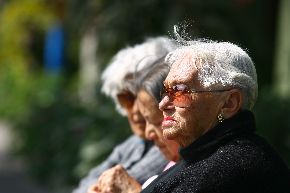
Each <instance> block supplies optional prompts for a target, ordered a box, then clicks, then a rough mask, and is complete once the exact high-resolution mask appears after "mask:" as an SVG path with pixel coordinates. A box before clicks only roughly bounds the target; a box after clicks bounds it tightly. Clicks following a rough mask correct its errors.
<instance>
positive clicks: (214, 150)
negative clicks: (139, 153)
mask: <svg viewBox="0 0 290 193" xmlns="http://www.w3.org/2000/svg"><path fill="white" fill-rule="evenodd" d="M254 130H255V122H254V116H253V114H252V113H251V112H249V111H242V112H240V113H238V114H237V115H235V116H234V117H232V118H230V119H227V120H225V121H224V122H223V123H220V124H219V125H217V126H216V127H215V128H213V129H211V130H210V131H209V132H207V133H206V134H204V135H203V136H202V137H200V138H199V139H197V140H196V141H195V142H193V143H192V144H191V145H189V146H188V147H186V148H183V149H181V150H180V155H181V157H182V158H183V159H182V160H181V161H180V162H179V163H178V164H176V165H175V166H174V167H172V168H170V169H169V170H168V171H166V172H163V173H162V174H161V175H160V176H159V177H158V178H157V179H156V180H155V181H153V182H152V183H151V184H150V185H149V186H148V187H147V188H146V189H144V190H143V191H142V193H148V192H158V193H166V192H178V193H190V192H194V193H197V192H198V193H239V192H243V193H251V192H253V193H270V192H271V193H284V192H285V193H286V192H287V193H290V174H289V173H290V172H289V169H288V168H287V166H286V164H285V163H284V162H283V161H282V160H281V158H280V157H279V156H278V155H277V154H276V153H275V152H274V150H273V149H272V148H271V147H270V145H269V144H268V143H267V142H266V141H265V140H264V139H262V138H261V137H259V136H257V135H256V134H255V133H254Z"/></svg>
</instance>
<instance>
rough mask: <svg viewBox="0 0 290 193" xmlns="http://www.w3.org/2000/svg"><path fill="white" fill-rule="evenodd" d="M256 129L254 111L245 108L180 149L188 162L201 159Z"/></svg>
mask: <svg viewBox="0 0 290 193" xmlns="http://www.w3.org/2000/svg"><path fill="white" fill-rule="evenodd" d="M254 131H255V118H254V115H253V113H252V112H250V111H248V110H243V111H240V112H239V113H237V114H236V115H234V116H233V117H231V118H229V119H226V120H224V121H223V122H222V123H219V124H218V125H217V126H215V127H214V128H212V129H211V130H209V131H208V132H207V133H205V134H204V135H202V136H201V137H200V138H198V139H197V140H196V141H194V142H193V143H192V144H190V145H189V146H187V147H185V148H181V149H180V151H179V152H180V155H181V157H182V158H183V159H184V160H185V161H188V162H192V161H195V160H199V159H201V158H202V157H204V156H206V155H208V154H211V153H213V152H214V151H216V149H217V148H218V147H219V146H220V145H222V144H225V143H227V142H228V141H229V140H231V139H233V138H237V137H240V136H243V135H244V134H249V133H253V132H254Z"/></svg>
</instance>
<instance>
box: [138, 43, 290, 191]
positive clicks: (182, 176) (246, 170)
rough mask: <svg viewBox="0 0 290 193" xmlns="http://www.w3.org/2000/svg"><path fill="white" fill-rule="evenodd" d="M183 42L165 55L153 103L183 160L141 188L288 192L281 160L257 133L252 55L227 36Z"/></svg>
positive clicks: (289, 187) (289, 179)
mask: <svg viewBox="0 0 290 193" xmlns="http://www.w3.org/2000/svg"><path fill="white" fill-rule="evenodd" d="M184 43H185V44H184V46H181V47H180V48H178V49H176V50H174V51H172V52H171V53H169V54H168V55H167V57H166V62H167V63H168V64H169V65H171V69H170V71H169V74H168V76H167V77H166V79H165V81H164V92H163V94H162V100H161V102H160V103H159V108H160V110H162V111H163V116H164V117H163V122H162V132H163V136H164V137H165V138H166V139H168V140H173V141H175V142H176V143H178V144H179V145H180V147H181V148H180V150H179V153H180V157H181V158H182V159H181V160H180V161H179V162H178V163H177V164H176V165H175V166H173V167H172V168H170V169H169V170H167V171H165V172H163V173H162V174H161V175H159V177H158V178H157V179H155V180H154V181H153V182H152V183H151V184H150V185H149V186H148V187H147V188H145V189H144V190H143V191H142V193H149V192H150V193H152V192H156V193H157V192H158V193H159V192H162V193H169V192H176V193H180V192H192V193H194V192H198V193H211V192H215V193H225V192H228V193H232V192H235V193H237V192H241V193H242V192H243V193H245V192H255V193H258V192H259V193H262V192H263V193H265V192H269V193H270V192H271V193H274V192H290V177H289V169H288V168H287V166H286V164H285V163H284V162H283V160H282V159H281V158H280V157H279V156H278V155H277V154H276V153H275V151H274V150H273V149H272V148H271V147H270V145H269V144H268V143H267V142H266V141H265V140H264V139H263V138H261V137H259V136H258V135H257V134H255V118H254V115H253V113H252V112H251V109H252V108H253V106H254V104H255V101H256V98H257V94H258V83H257V75H256V71H255V67H254V64H253V62H252V60H251V58H250V57H249V56H248V54H247V53H246V52H245V51H244V50H242V49H241V48H240V47H238V46H237V45H234V44H232V43H228V42H214V41H205V40H200V41H199V40H196V41H190V42H186V41H185V42H184Z"/></svg>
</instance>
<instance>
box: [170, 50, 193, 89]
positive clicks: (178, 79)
mask: <svg viewBox="0 0 290 193" xmlns="http://www.w3.org/2000/svg"><path fill="white" fill-rule="evenodd" d="M196 62H197V61H196V59H194V57H193V55H192V53H191V52H190V51H184V53H183V54H181V55H178V56H177V58H176V60H175V61H174V63H173V64H172V66H171V68H170V71H169V73H168V76H167V77H166V79H165V81H164V83H165V84H166V85H169V86H172V85H175V84H178V83H183V84H187V85H192V84H194V83H195V82H197V66H196Z"/></svg>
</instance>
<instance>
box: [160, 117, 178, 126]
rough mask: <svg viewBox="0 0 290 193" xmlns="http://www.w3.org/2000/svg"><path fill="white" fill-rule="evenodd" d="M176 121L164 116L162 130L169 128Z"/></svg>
mask: <svg viewBox="0 0 290 193" xmlns="http://www.w3.org/2000/svg"><path fill="white" fill-rule="evenodd" d="M175 122H176V120H175V119H174V118H173V117H170V116H165V117H164V118H163V121H162V128H163V127H170V126H172V125H173V124H175Z"/></svg>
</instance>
